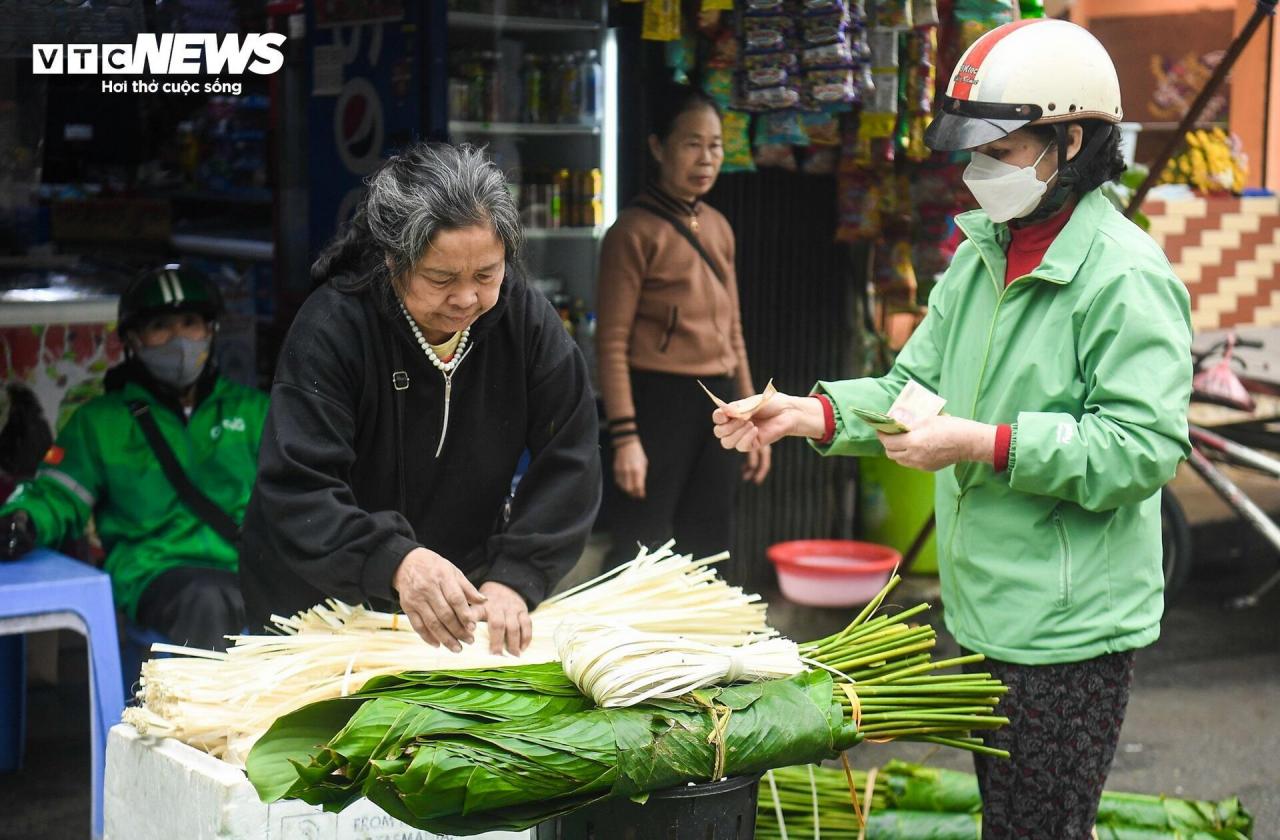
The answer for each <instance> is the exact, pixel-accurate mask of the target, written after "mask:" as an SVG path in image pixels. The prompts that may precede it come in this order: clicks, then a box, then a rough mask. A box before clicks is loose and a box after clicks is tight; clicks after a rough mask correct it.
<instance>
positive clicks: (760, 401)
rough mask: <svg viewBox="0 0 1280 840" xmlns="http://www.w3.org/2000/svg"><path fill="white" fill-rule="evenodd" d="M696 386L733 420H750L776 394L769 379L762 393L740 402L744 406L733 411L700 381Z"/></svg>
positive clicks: (776, 391)
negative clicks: (700, 387)
mask: <svg viewBox="0 0 1280 840" xmlns="http://www.w3.org/2000/svg"><path fill="white" fill-rule="evenodd" d="M698 384H699V385H700V386H702V390H704V391H706V392H707V396H708V397H711V401H712V402H713V403H715V404H716V405H717V406H719V407H720V408H723V409H724V410H725V413H726V414H728V415H729V416H730V417H732V418H733V419H735V420H750V419H751V415H753V414H755V413H756V412H757V411H759V410H760V407H761V406H763V405H764V404H765V403H767V402H768V401H769V400H771V399H773V397H774V395H775V394H777V393H778V389H777V388H775V387H773V380H772V379H770V380H769V382H768V384H767V385H765V386H764V390H763V391H761V392H760V393H758V394H756V395H754V396H750V397H747V398H746V399H745V400H742V401H741V402H742V403H744V405H742V406H741V407H740V408H738V409H737V410H735V409H732V408H730V407H729V404H728V403H727V402H725V401H724V400H722V399H720V398H719V397H717V396H716V395H715V394H713V393H711V389H710V388H708V387H707V386H706V385H703V384H702V380H701V379H699V380H698Z"/></svg>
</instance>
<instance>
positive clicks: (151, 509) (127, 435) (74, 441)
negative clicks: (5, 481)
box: [0, 377, 268, 618]
mask: <svg viewBox="0 0 1280 840" xmlns="http://www.w3.org/2000/svg"><path fill="white" fill-rule="evenodd" d="M134 400H143V401H145V402H147V403H149V404H150V406H151V410H152V414H153V416H154V417H155V418H156V424H157V425H158V426H159V428H160V432H161V434H163V435H164V438H165V440H166V441H168V443H169V446H170V448H172V449H173V453H174V456H175V457H176V458H177V459H178V463H180V464H181V465H182V467H183V468H184V469H185V470H186V474H187V476H188V477H189V478H190V479H191V482H192V483H193V484H195V486H196V487H198V488H199V489H200V490H201V491H202V492H203V493H204V494H205V495H206V496H208V497H209V498H210V499H211V500H212V501H213V502H215V503H216V504H217V505H218V506H219V507H221V508H222V509H223V510H225V511H226V512H227V513H228V514H230V515H231V517H232V518H233V519H235V520H236V521H237V522H240V521H241V520H242V518H243V517H244V510H245V506H246V505H247V504H248V502H249V491H250V490H252V489H253V481H254V476H255V474H256V472H257V465H258V442H259V440H260V439H261V437H262V424H263V421H264V420H265V418H266V413H267V404H268V401H267V396H266V395H265V394H263V393H260V392H258V391H254V390H251V389H249V388H245V387H244V386H241V385H237V384H236V383H234V382H231V381H230V380H227V379H224V378H222V377H217V378H216V379H215V381H214V384H213V387H212V390H211V391H210V392H209V394H208V395H207V396H206V397H205V398H204V400H202V401H201V402H200V403H199V404H198V405H197V406H196V407H195V410H194V411H193V412H192V413H191V418H190V420H189V421H186V422H184V421H183V418H182V417H181V416H180V415H179V414H178V413H177V412H175V411H174V409H173V408H172V407H169V406H167V405H165V404H164V403H162V402H161V401H160V400H159V399H157V397H156V396H155V395H153V394H152V393H151V391H150V390H148V389H147V388H144V387H143V386H142V385H140V384H138V383H137V382H134V381H130V382H127V383H126V384H125V385H124V387H123V388H121V389H120V390H115V391H110V392H108V393H107V394H105V395H103V396H101V397H97V398H96V399H93V400H91V401H90V402H88V403H85V405H84V406H82V407H81V408H80V409H79V410H78V411H76V413H75V414H73V415H72V416H71V419H70V420H69V421H67V425H66V426H65V427H64V428H63V430H62V433H61V434H60V435H58V440H57V442H56V444H55V445H54V447H53V449H51V450H50V452H49V455H47V456H46V457H45V463H44V464H43V465H42V466H41V467H40V470H39V472H37V474H36V477H35V479H34V480H32V481H30V482H26V483H24V484H22V485H20V486H19V487H18V489H17V490H16V491H15V492H14V494H13V496H11V497H10V499H9V501H8V502H7V503H6V504H5V505H4V507H3V508H0V515H3V514H6V513H10V512H11V511H13V510H15V509H18V508H21V509H23V510H26V511H27V512H28V513H29V514H30V515H31V519H32V522H33V523H34V524H35V528H36V539H37V541H38V542H39V543H40V544H41V545H48V546H56V545H58V544H59V543H61V542H62V541H63V540H64V539H66V538H74V537H77V536H79V535H80V534H81V533H82V532H83V531H84V528H85V524H86V523H87V522H88V521H89V516H90V515H91V514H92V515H94V516H95V521H96V524H97V532H98V536H99V538H100V539H101V540H102V544H103V546H104V547H105V548H106V550H107V561H106V570H107V572H108V573H109V574H110V575H111V589H112V591H113V593H114V595H115V601H116V604H117V605H118V606H119V607H121V608H122V609H124V610H125V612H126V613H127V614H128V615H129V617H130V618H136V611H137V608H138V599H139V597H140V596H141V595H142V591H143V590H144V589H145V588H146V587H147V585H148V584H149V583H151V581H152V580H153V579H154V578H155V577H156V576H157V575H159V574H160V573H161V572H164V571H167V570H168V569H172V568H175V567H178V566H208V567H212V568H218V569H228V570H230V571H235V570H236V561H237V549H236V547H235V546H232V545H231V544H229V543H228V542H227V541H226V540H224V539H222V537H220V536H218V534H217V533H216V532H215V531H214V530H213V529H212V528H210V527H209V526H208V525H206V524H204V522H203V520H200V519H197V518H196V516H195V515H194V514H193V513H191V511H190V510H188V509H187V507H186V505H184V504H183V503H182V502H181V501H179V499H178V495H177V493H176V492H175V491H174V489H173V486H172V485H171V484H170V483H169V480H168V479H167V478H166V477H165V475H164V472H163V471H162V470H161V467H160V462H159V460H158V459H157V458H156V456H155V454H154V453H153V451H152V449H151V447H150V445H149V444H148V443H147V439H146V438H145V437H144V436H143V434H142V428H141V427H140V426H139V425H138V422H137V420H135V419H134V417H133V415H132V414H131V413H130V411H129V408H128V403H130V402H132V401H134Z"/></svg>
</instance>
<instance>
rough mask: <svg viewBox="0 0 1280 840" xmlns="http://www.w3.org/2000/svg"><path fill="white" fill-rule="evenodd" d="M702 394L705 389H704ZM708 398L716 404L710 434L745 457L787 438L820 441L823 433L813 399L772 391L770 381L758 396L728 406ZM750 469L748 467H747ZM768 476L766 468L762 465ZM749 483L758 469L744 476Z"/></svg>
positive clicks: (819, 411) (819, 410)
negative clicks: (805, 438)
mask: <svg viewBox="0 0 1280 840" xmlns="http://www.w3.org/2000/svg"><path fill="white" fill-rule="evenodd" d="M704 390H706V389H705V386H704ZM707 395H708V396H710V397H711V399H712V401H713V402H714V403H715V404H716V410H715V411H713V412H712V413H711V420H712V422H713V423H715V427H714V429H713V431H714V432H715V436H716V437H717V438H719V439H720V445H721V446H723V447H724V448H725V449H736V450H737V451H739V452H746V453H748V455H750V454H751V453H754V452H761V451H762V450H765V449H766V448H767V447H768V446H769V445H770V444H772V443H774V442H775V441H778V440H781V439H782V438H784V437H786V436H788V435H795V436H801V437H813V438H820V437H822V434H823V431H824V425H823V416H822V406H821V405H820V404H819V403H818V401H817V400H815V399H813V398H812V397H793V396H791V395H789V394H784V393H782V392H781V391H778V390H777V389H775V388H774V387H773V381H772V380H770V382H769V384H768V385H766V386H765V388H764V391H763V392H762V393H759V394H755V395H753V396H750V397H747V398H745V399H741V400H735V401H734V402H731V403H726V402H725V401H723V400H721V399H719V398H717V397H716V396H715V395H714V394H712V393H711V392H710V391H708V392H707ZM748 468H749V469H751V465H750V464H748ZM764 469H765V471H766V472H767V464H765V465H764ZM744 476H745V477H746V478H747V479H748V480H751V481H756V483H757V484H758V483H759V481H758V480H757V478H756V476H759V477H760V478H763V476H762V475H760V465H757V466H756V467H755V468H754V472H753V473H752V474H749V475H747V474H744Z"/></svg>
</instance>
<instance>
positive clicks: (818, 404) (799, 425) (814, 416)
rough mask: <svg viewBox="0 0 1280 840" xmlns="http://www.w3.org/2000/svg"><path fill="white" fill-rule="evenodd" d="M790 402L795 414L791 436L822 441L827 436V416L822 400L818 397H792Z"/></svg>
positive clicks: (793, 415)
mask: <svg viewBox="0 0 1280 840" xmlns="http://www.w3.org/2000/svg"><path fill="white" fill-rule="evenodd" d="M790 401H791V405H790V408H791V410H792V412H793V414H792V418H793V419H792V422H791V434H792V435H793V436H794V437H805V438H811V439H813V440H822V439H823V438H824V437H826V436H827V421H826V414H825V413H824V412H823V410H822V400H820V399H818V398H817V397H791V398H790Z"/></svg>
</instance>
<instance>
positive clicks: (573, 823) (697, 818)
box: [537, 775, 760, 840]
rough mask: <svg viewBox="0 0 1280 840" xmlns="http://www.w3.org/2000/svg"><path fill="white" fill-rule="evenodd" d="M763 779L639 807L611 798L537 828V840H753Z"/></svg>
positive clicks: (693, 790)
mask: <svg viewBox="0 0 1280 840" xmlns="http://www.w3.org/2000/svg"><path fill="white" fill-rule="evenodd" d="M759 792H760V777H759V776H758V775H757V776H735V777H733V778H730V779H725V780H724V781H722V782H709V783H707V784H701V785H686V786H684V787H678V788H671V789H669V790H662V791H658V792H656V793H651V794H649V801H648V802H646V803H645V804H643V805H637V804H636V803H634V802H632V801H631V800H630V799H627V798H626V797H619V798H617V799H607V800H605V801H604V802H601V803H599V804H597V805H591V806H589V807H587V808H582V809H580V810H577V811H574V812H573V813H572V814H566V815H565V816H563V817H558V818H556V819H554V820H548V821H547V822H545V823H543V824H542V825H539V826H538V828H537V840H751V838H753V837H754V836H755V833H756V796H757V794H758V793H759Z"/></svg>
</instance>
